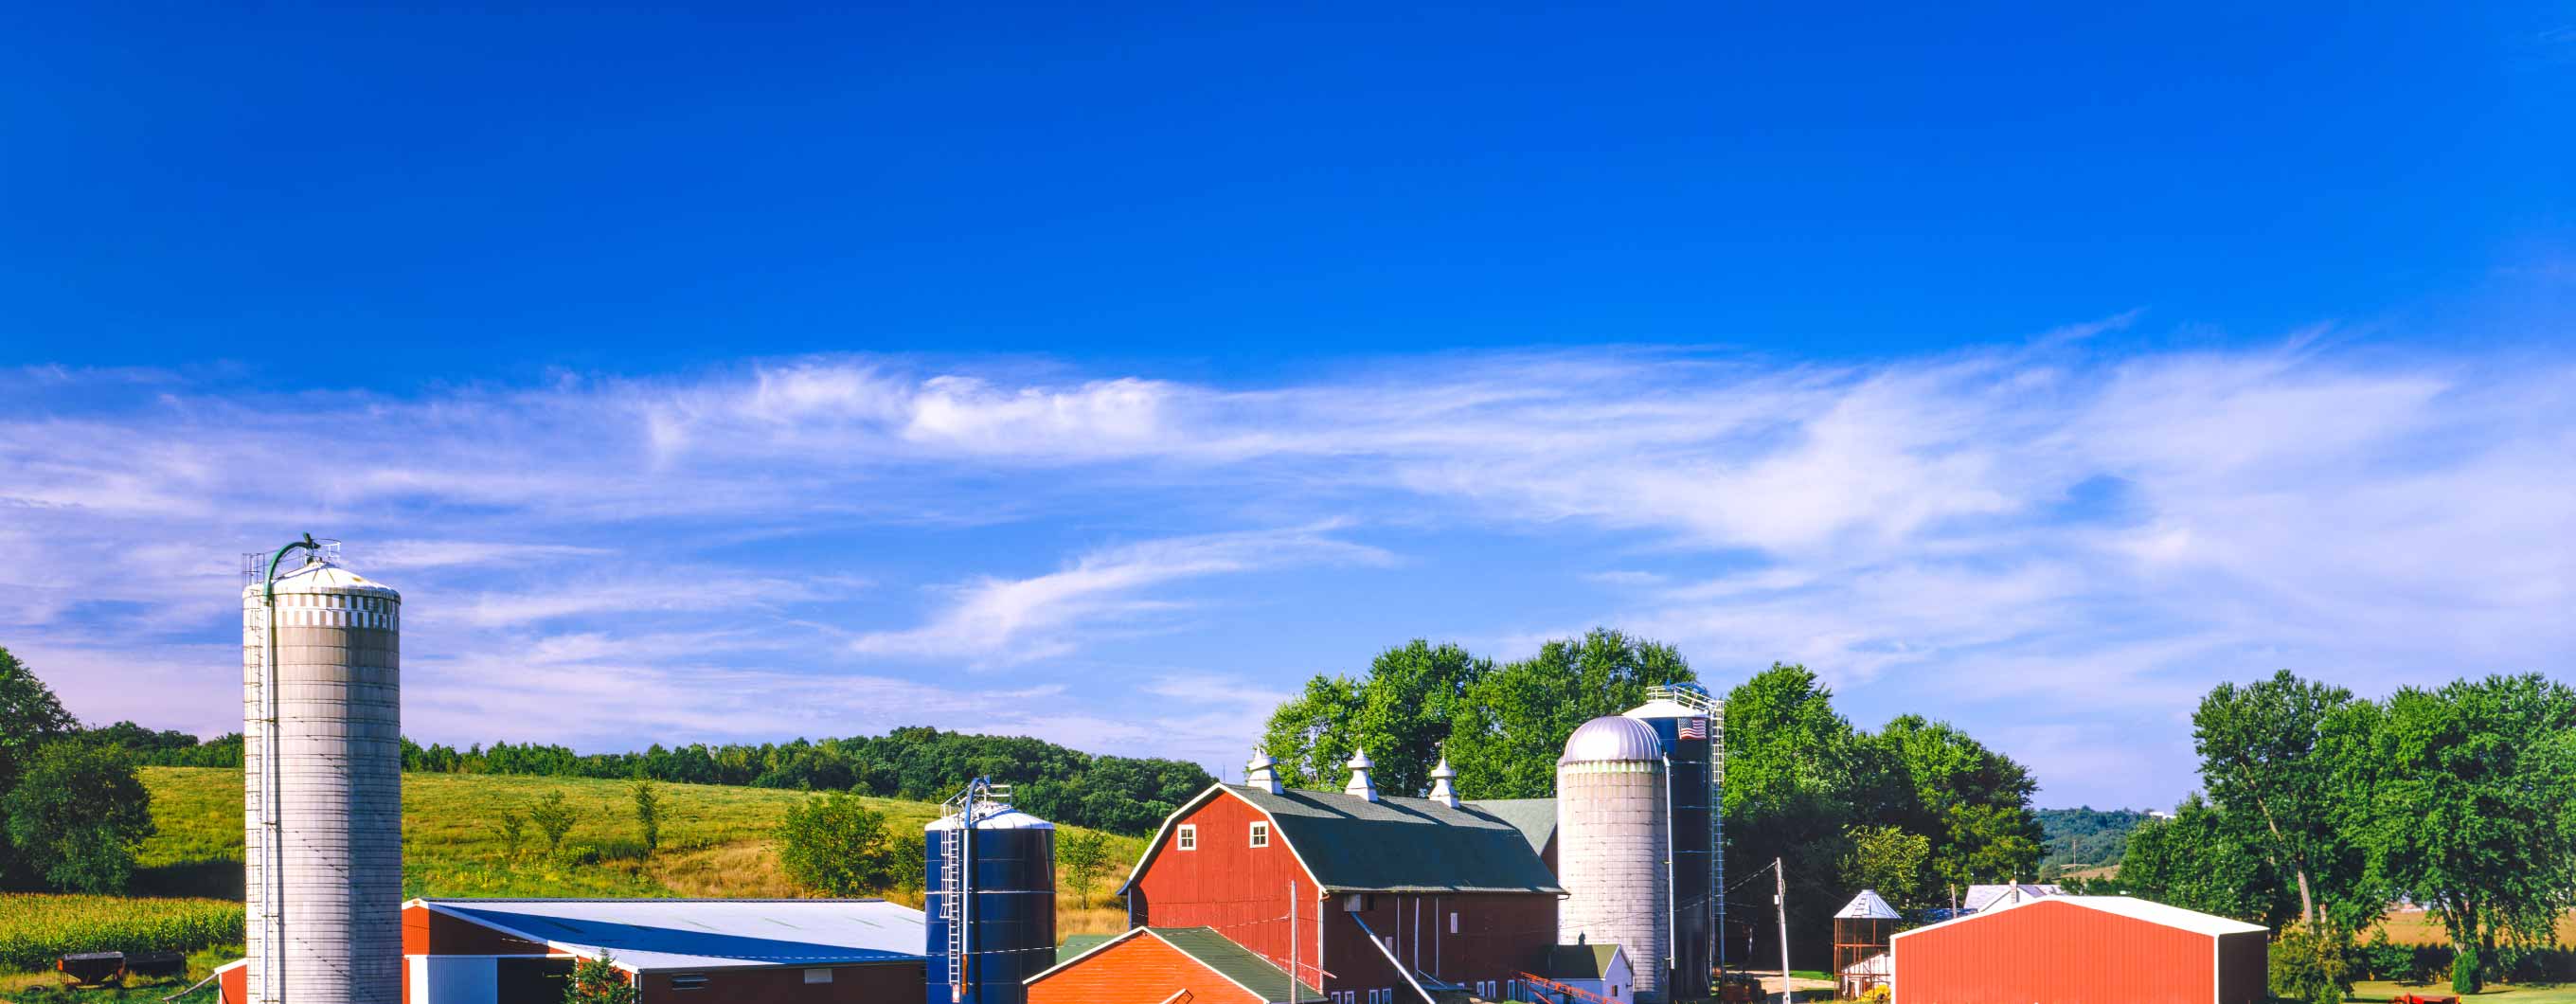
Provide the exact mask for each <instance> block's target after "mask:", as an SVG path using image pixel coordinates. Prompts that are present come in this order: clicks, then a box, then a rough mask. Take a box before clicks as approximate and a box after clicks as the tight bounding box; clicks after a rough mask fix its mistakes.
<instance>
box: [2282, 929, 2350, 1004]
mask: <svg viewBox="0 0 2576 1004" xmlns="http://www.w3.org/2000/svg"><path fill="white" fill-rule="evenodd" d="M2351 944H2352V937H2351V935H2349V934H2347V933H2345V932H2342V931H2338V930H2335V929H2334V928H2333V927H2331V926H2326V927H2308V926H2306V925H2300V924H2293V925H2291V926H2289V927H2286V928H2283V929H2282V930H2281V935H2280V937H2278V938H2275V939H2273V941H2272V972H2271V977H2272V979H2271V983H2272V995H2273V996H2275V997H2281V998H2286V999H2289V1000H2293V1001H2305V1002H2307V1004H2343V999H2344V997H2345V996H2346V995H2348V994H2350V993H2351V992H2352V969H2351V967H2350V965H2349V964H2347V963H2346V961H2345V954H2346V952H2347V950H2348V949H2349V948H2350V946H2351Z"/></svg>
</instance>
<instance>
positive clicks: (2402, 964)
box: [2361, 928, 2424, 983]
mask: <svg viewBox="0 0 2576 1004" xmlns="http://www.w3.org/2000/svg"><path fill="white" fill-rule="evenodd" d="M2361 965H2362V968H2364V969H2367V970H2369V971H2370V975H2371V977H2372V978H2373V979H2382V980H2389V981H2393V982H2397V983H2415V982H2419V981H2420V980H2421V979H2422V978H2423V972H2424V970H2423V968H2422V967H2421V966H2418V965H2416V963H2415V949H2414V948H2413V947H2412V946H2409V945H2399V944H2394V943H2391V942H2390V941H2389V940H2388V931H2387V929H2385V928H2382V929H2380V930H2376V931H2372V932H2371V933H2370V941H2369V942H2368V943H2367V944H2364V945H2362V946H2361Z"/></svg>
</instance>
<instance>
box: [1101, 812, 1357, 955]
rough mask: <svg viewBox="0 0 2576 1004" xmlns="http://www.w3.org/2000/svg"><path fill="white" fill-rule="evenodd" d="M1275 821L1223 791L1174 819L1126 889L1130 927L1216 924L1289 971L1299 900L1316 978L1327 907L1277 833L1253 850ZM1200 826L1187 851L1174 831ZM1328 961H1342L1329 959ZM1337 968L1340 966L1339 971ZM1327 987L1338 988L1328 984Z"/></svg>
mask: <svg viewBox="0 0 2576 1004" xmlns="http://www.w3.org/2000/svg"><path fill="white" fill-rule="evenodd" d="M1269 821H1270V816H1269V814H1267V813H1264V812H1262V811H1261V810H1259V809H1256V808H1253V807H1252V806H1251V805H1250V804H1247V803H1246V802H1244V800H1242V799H1240V798H1236V797H1234V796H1233V795H1231V794H1226V793H1223V792H1220V793H1218V794H1217V795H1216V796H1215V797H1213V798H1210V799H1208V800H1207V802H1205V803H1204V804H1201V805H1200V806H1198V807H1197V808H1194V809H1191V810H1189V811H1188V812H1187V813H1185V814H1183V815H1181V816H1179V817H1178V818H1177V819H1175V820H1173V825H1172V826H1171V827H1170V828H1169V830H1168V832H1167V833H1166V835H1165V836H1164V838H1163V842H1162V843H1161V844H1159V845H1157V846H1156V847H1155V848H1154V849H1153V852H1152V857H1150V858H1149V859H1147V861H1146V863H1145V870H1144V873H1143V874H1142V875H1140V876H1139V877H1138V878H1137V880H1136V884H1135V885H1134V886H1132V887H1130V888H1129V889H1128V891H1127V911H1128V917H1129V922H1130V923H1133V924H1135V925H1137V926H1139V927H1213V928H1216V929H1217V933H1219V934H1223V935H1225V936H1226V937H1228V938H1231V939H1233V940H1234V942H1235V943H1236V944H1238V945H1242V946H1243V947H1245V948H1249V949H1251V950H1252V951H1253V952H1255V953H1256V954H1259V955H1261V956H1263V957H1265V958H1268V959H1269V960H1270V961H1271V962H1273V963H1275V964H1277V965H1279V966H1280V967H1281V968H1286V967H1287V965H1288V911H1289V902H1290V900H1291V898H1294V900H1295V901H1296V911H1297V920H1298V924H1297V926H1298V928H1299V930H1298V932H1297V946H1298V947H1297V958H1298V961H1299V966H1298V974H1299V975H1301V976H1305V977H1306V978H1307V979H1308V981H1309V982H1311V981H1313V980H1314V978H1315V968H1314V967H1315V938H1316V934H1317V932H1318V931H1319V930H1321V929H1322V923H1323V921H1322V919H1321V918H1320V917H1319V914H1321V913H1323V912H1325V911H1324V910H1323V905H1324V904H1323V902H1322V900H1321V899H1320V898H1319V897H1318V895H1317V893H1316V890H1315V883H1314V882H1313V881H1312V880H1310V879H1308V878H1307V877H1306V869H1305V867H1304V866H1302V865H1299V864H1298V863H1297V858H1296V856H1295V855H1294V854H1291V853H1290V852H1289V850H1288V843H1287V841H1285V840H1282V839H1280V837H1279V834H1278V832H1277V830H1276V829H1275V828H1274V829H1273V830H1272V832H1271V836H1270V846H1268V847H1252V846H1249V844H1250V842H1251V826H1252V824H1253V823H1254V822H1264V823H1267V822H1269ZM1182 825H1192V826H1196V827H1198V848H1197V849H1196V850H1188V851H1185V850H1181V849H1180V848H1179V847H1177V846H1175V844H1174V838H1173V836H1172V834H1177V833H1178V832H1179V830H1180V827H1181V826H1182ZM1329 952H1330V949H1329V948H1328V949H1327V953H1328V954H1327V956H1326V958H1325V960H1324V964H1325V965H1326V966H1328V967H1332V966H1333V962H1334V961H1336V960H1334V959H1333V958H1331V956H1330V955H1329ZM1334 968H1338V967H1334ZM1326 989H1332V988H1330V987H1327V988H1326Z"/></svg>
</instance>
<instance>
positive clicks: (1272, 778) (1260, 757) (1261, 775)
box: [1243, 750, 1280, 795]
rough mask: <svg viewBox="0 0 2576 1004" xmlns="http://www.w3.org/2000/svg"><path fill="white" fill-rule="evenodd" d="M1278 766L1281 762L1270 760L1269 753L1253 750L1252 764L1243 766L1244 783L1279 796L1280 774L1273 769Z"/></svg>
mask: <svg viewBox="0 0 2576 1004" xmlns="http://www.w3.org/2000/svg"><path fill="white" fill-rule="evenodd" d="M1278 765H1279V761H1276V760H1273V759H1270V754H1269V753H1267V752H1264V751H1261V750H1253V751H1252V762H1251V763H1248V764H1244V765H1243V783H1244V784H1245V785H1246V786H1249V787H1254V788H1263V789H1267V790H1268V791H1269V792H1270V793H1271V794H1273V795H1276V794H1279V793H1280V791H1279V774H1278V772H1277V771H1275V770H1273V769H1272V768H1274V767H1277V766H1278Z"/></svg>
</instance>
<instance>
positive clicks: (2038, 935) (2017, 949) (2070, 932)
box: [1892, 896, 2270, 1004]
mask: <svg viewBox="0 0 2576 1004" xmlns="http://www.w3.org/2000/svg"><path fill="white" fill-rule="evenodd" d="M2269 935H2270V931H2269V929H2267V928H2265V927H2263V926H2262V925H2259V924H2248V923H2244V922H2241V921H2235V920H2229V919H2227V918H2225V917H2215V916H2211V915H2209V914H2205V913H2196V912H2193V911H2190V910H2185V909H2182V908H2180V907H2173V906H2166V905H2165V904H2162V903H2153V902H2149V901H2146V900H2142V899H2134V898H2131V897H2128V896H2048V897H2043V898H2039V899H2031V900H2025V901H2022V902H2019V903H2010V904H2005V905H2001V906H1998V907H1995V908H1993V909H1990V910H1987V911H1985V912H1982V913H1976V914H1971V915H1969V916H1965V917H1960V918H1958V919H1956V920H1949V921H1943V922H1941V923H1938V924H1934V925H1932V926H1930V927H1921V928H1916V929H1914V930H1911V931H1900V932H1898V933H1897V934H1896V936H1895V938H1894V939H1893V948H1892V954H1893V956H1894V965H1893V969H1894V970H1895V977H1894V984H1893V989H1894V991H1895V1004H1988V1002H1993V1001H2050V1002H2053V1004H2258V1002H2260V1001H2263V1000H2265V999H2266V997H2267V988H2266V987H2265V986H2264V977H2265V973H2264V969H2265V966H2266V964H2267V963H2268V962H2269Z"/></svg>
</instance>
